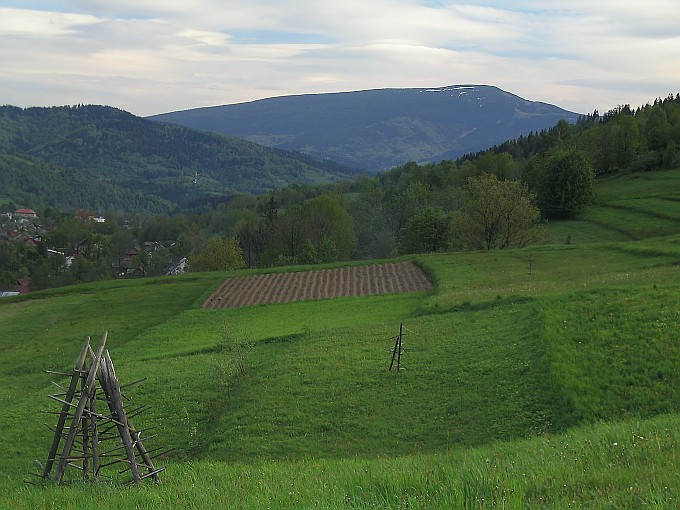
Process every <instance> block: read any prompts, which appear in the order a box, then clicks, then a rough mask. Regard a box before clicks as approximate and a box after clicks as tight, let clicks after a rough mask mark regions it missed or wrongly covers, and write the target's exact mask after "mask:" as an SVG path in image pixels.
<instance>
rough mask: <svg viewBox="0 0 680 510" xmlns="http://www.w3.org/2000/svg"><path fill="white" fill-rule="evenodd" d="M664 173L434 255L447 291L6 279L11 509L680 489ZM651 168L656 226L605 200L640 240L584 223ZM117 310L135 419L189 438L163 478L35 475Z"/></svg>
mask: <svg viewBox="0 0 680 510" xmlns="http://www.w3.org/2000/svg"><path fill="white" fill-rule="evenodd" d="M659 174H660V175H658V176H652V175H651V174H650V175H647V174H645V179H644V180H640V179H639V178H636V177H635V178H634V177H630V178H629V179H623V180H621V181H620V183H619V184H620V185H618V186H617V185H615V184H612V183H610V182H609V181H606V182H604V183H602V184H601V189H602V191H601V193H600V195H599V198H598V201H599V202H598V204H597V205H596V206H594V207H593V208H592V210H590V211H586V212H584V214H583V217H582V218H580V219H578V220H574V222H573V225H572V226H573V228H572V231H573V232H574V235H572V243H571V244H565V243H559V244H558V243H553V244H550V243H548V244H546V245H542V246H534V247H531V248H527V249H523V250H511V251H499V252H493V253H456V254H436V255H427V256H422V257H419V258H418V259H417V262H418V263H419V264H420V265H421V266H422V267H424V268H425V269H426V271H427V272H428V273H429V274H430V275H431V276H432V278H433V280H434V282H435V285H436V287H435V289H434V290H433V291H427V292H422V291H421V292H414V293H409V294H392V295H378V296H365V297H358V298H339V299H330V300H321V301H302V302H296V303H289V304H271V305H261V306H255V307H248V308H237V309H227V310H205V309H201V307H200V305H201V303H202V302H203V301H204V300H205V299H206V297H207V296H208V295H210V292H211V291H212V290H214V289H215V288H216V287H217V286H218V285H219V284H220V283H221V281H222V280H223V279H224V277H225V274H219V273H206V274H192V275H187V276H184V277H177V278H172V279H145V280H135V281H126V282H119V281H116V282H106V283H100V284H95V285H86V286H79V287H69V288H62V289H56V290H52V291H48V292H43V293H37V294H34V295H32V296H28V297H21V298H11V299H6V300H3V301H2V302H0V397H1V398H2V402H3V404H4V405H3V406H2V407H1V408H0V423H1V424H2V427H1V428H0V442H1V444H2V445H3V448H2V449H1V450H0V466H1V470H0V508H26V509H28V508H65V509H69V508H108V507H111V506H112V505H113V504H115V506H116V507H117V508H118V509H121V510H122V509H128V508H130V509H132V508H267V507H269V508H465V509H472V508H508V509H520V508H536V509H539V508H540V509H543V508H598V509H599V508H602V509H604V508H617V509H618V508H631V509H633V508H664V509H671V508H677V506H678V505H677V501H676V499H677V498H678V497H679V491H680V482H679V481H678V477H677V473H678V472H680V465H679V463H680V460H679V459H678V455H677V448H676V446H678V440H679V439H680V432H678V431H679V430H680V428H679V425H680V414H678V413H680V371H679V370H678V367H679V366H680V347H679V346H680V333H679V332H680V236H679V235H677V234H678V232H680V229H678V228H676V230H675V232H670V231H665V230H664V229H666V228H669V229H670V227H669V226H668V225H667V224H666V219H664V218H662V217H661V216H663V215H667V216H669V217H670V216H672V215H673V214H675V213H674V212H673V211H674V210H673V209H669V210H668V211H664V210H663V208H661V209H659V204H658V202H657V201H656V200H655V199H653V195H654V193H655V192H657V191H658V192H659V193H660V191H659V190H663V193H664V196H672V189H671V184H672V183H673V182H676V181H673V180H672V179H671V178H677V176H678V175H680V173H677V172H670V173H669V175H667V176H664V175H662V173H659ZM673 176H675V177H673ZM647 177H649V179H647ZM637 181H639V182H640V183H641V190H642V191H644V192H642V191H641V193H640V197H639V198H638V200H640V201H639V202H637V203H638V204H641V205H639V207H641V208H642V210H643V211H644V214H643V216H644V217H645V218H647V219H648V220H647V221H648V222H649V223H650V228H649V229H648V230H647V231H646V232H649V233H650V236H648V237H645V238H644V239H642V238H641V239H637V238H638V237H641V236H642V235H643V234H644V232H643V231H642V230H640V229H639V225H642V224H643V223H644V222H643V221H642V220H641V219H640V220H639V221H637V220H636V221H633V220H632V219H631V218H630V217H629V216H626V217H625V219H624V220H623V221H621V222H618V220H616V216H615V215H612V216H611V217H610V219H609V220H608V221H609V223H607V228H608V229H609V230H608V231H611V232H618V230H614V227H615V228H616V229H619V230H621V231H622V232H625V227H626V225H630V232H634V235H631V236H629V240H627V241H625V240H620V239H619V238H618V237H616V236H615V235H613V236H612V237H601V238H600V239H599V242H592V243H591V242H585V241H581V240H579V239H580V237H581V234H582V233H583V234H584V233H586V232H587V230H588V229H587V225H589V224H590V225H593V223H592V218H596V217H598V218H602V217H604V214H605V213H602V210H604V211H617V210H621V209H617V208H616V207H612V205H616V206H619V205H626V204H628V205H630V202H631V201H633V200H636V198H635V197H636V195H635V193H634V189H635V183H636V182H637ZM676 184H677V182H676ZM607 186H611V190H609V189H608V188H607ZM675 189H677V187H676V188H675ZM671 202H672V201H671ZM627 210H628V211H630V210H631V209H627ZM597 211H600V212H597ZM598 214H602V215H603V216H598ZM649 218H656V220H650V219H649ZM657 220H658V222H659V223H658V225H661V226H655V225H654V222H655V221H657ZM598 221H599V220H598ZM589 222H591V223H589ZM567 225H568V223H563V224H559V225H557V226H556V227H555V228H556V231H560V232H561V233H559V235H560V236H561V235H563V234H564V233H565V232H567V230H566V228H565V227H566V226H567ZM550 228H553V225H551V226H550ZM560 229H561V230H560ZM581 229H582V230H581ZM659 231H664V232H665V233H664V235H663V236H662V237H654V236H653V235H655V234H657V233H658V232H659ZM599 232H600V233H603V232H604V230H602V231H599ZM553 235H555V236H556V237H555V238H557V237H558V236H557V234H555V233H554V232H553ZM633 238H636V239H637V240H631V239H633ZM238 274H243V273H242V272H240V273H238ZM401 322H403V323H404V325H405V326H406V327H407V328H408V331H407V335H406V338H405V345H404V347H405V353H404V356H403V358H402V359H403V365H404V368H405V370H403V371H402V372H400V373H398V374H397V373H395V372H394V371H392V372H389V371H388V370H387V367H388V365H389V362H390V356H391V354H390V352H389V349H390V348H391V347H392V346H393V344H394V340H393V337H394V335H396V333H397V332H398V328H399V324H400V323H401ZM104 330H108V331H109V334H110V340H109V349H110V351H111V355H112V357H113V360H114V362H115V363H116V369H117V372H118V375H119V377H120V379H121V380H122V381H123V382H125V381H130V380H135V379H138V378H139V377H144V376H146V377H148V379H147V380H146V381H145V382H144V383H143V384H142V385H141V386H139V387H137V388H135V389H134V391H133V392H132V397H133V402H135V403H140V404H141V403H144V404H151V405H152V406H153V408H152V410H151V411H149V412H148V413H147V414H144V415H142V416H141V417H140V418H138V419H136V420H135V423H136V424H138V425H139V424H140V423H141V424H142V425H143V426H145V425H155V426H157V429H156V431H155V432H156V433H157V434H158V439H157V440H154V443H160V444H164V445H166V446H168V447H174V448H176V450H175V451H173V452H172V453H171V454H169V456H168V457H167V458H165V459H163V460H162V461H161V464H162V465H167V466H168V468H169V469H168V470H167V471H165V472H164V473H163V474H162V484H161V485H160V486H153V485H148V486H143V487H123V486H121V485H120V484H119V483H115V482H114V483H103V484H99V485H95V486H93V485H88V484H83V483H77V482H74V483H73V484H71V485H69V486H67V487H54V486H50V485H49V484H48V485H46V486H44V487H34V486H30V485H27V484H25V483H24V482H23V480H25V479H29V477H30V475H29V473H30V472H37V470H36V468H35V466H34V459H39V460H41V461H44V458H45V456H46V454H47V450H48V448H49V443H50V441H51V433H50V431H49V430H48V429H47V428H46V427H45V426H44V425H43V423H42V422H43V421H44V422H48V423H50V420H51V419H52V416H51V415H41V413H40V410H41V409H50V408H53V406H52V405H51V404H50V402H49V401H48V399H47V398H46V395H47V394H48V393H51V392H52V390H53V387H52V385H51V383H50V380H51V379H52V378H53V376H50V375H48V374H46V373H45V372H44V370H45V369H51V370H69V369H70V368H72V365H73V362H74V360H75V357H76V356H77V353H78V351H79V349H80V346H81V345H82V342H83V341H84V339H85V337H87V336H91V337H93V339H95V340H96V339H98V337H100V336H101V335H102V333H103V331H104ZM140 420H141V421H140ZM75 476H77V474H76V475H74V477H75Z"/></svg>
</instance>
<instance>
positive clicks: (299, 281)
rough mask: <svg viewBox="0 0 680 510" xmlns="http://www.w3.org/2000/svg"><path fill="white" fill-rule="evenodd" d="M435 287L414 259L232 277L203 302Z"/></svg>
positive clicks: (229, 304)
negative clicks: (412, 260)
mask: <svg viewBox="0 0 680 510" xmlns="http://www.w3.org/2000/svg"><path fill="white" fill-rule="evenodd" d="M431 288H432V282H430V280H429V279H428V278H427V276H426V275H425V273H423V271H422V270H421V269H420V268H419V267H418V266H417V265H415V264H413V263H412V262H397V263H392V264H372V265H368V266H357V267H343V268H339V269H322V270H320V271H305V272H300V273H276V274H261V275H254V276H237V277H235V278H229V279H228V280H225V281H224V283H222V285H220V287H219V288H218V289H217V290H216V291H215V292H214V293H213V294H212V295H211V296H210V297H209V298H208V299H207V300H206V301H205V303H203V308H236V307H242V306H253V305H262V304H266V303H290V302H291V301H306V300H312V299H325V298H334V297H343V296H367V295H370V294H392V293H398V292H413V291H417V290H427V289H431Z"/></svg>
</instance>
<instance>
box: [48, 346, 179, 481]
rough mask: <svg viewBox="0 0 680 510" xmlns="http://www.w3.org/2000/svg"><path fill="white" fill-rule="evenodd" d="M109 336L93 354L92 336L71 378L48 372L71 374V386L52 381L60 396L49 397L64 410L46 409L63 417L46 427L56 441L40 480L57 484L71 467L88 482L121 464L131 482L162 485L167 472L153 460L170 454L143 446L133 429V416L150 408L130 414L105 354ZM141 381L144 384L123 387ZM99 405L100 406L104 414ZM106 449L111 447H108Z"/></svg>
mask: <svg viewBox="0 0 680 510" xmlns="http://www.w3.org/2000/svg"><path fill="white" fill-rule="evenodd" d="M107 338H108V333H104V336H103V337H102V339H101V342H100V343H99V346H98V347H97V350H96V352H95V351H93V350H92V347H91V346H90V339H89V337H88V339H87V340H86V341H85V344H84V345H83V348H82V349H81V351H80V355H79V356H78V360H77V361H76V365H75V368H74V369H73V373H72V374H65V373H59V372H50V373H53V374H58V375H64V376H69V375H70V376H71V382H70V384H69V386H68V387H62V386H60V385H59V384H57V383H54V382H53V384H54V385H55V386H57V387H58V388H59V389H60V390H61V392H60V393H58V394H55V395H49V397H50V398H51V399H52V400H55V401H57V402H59V403H61V404H62V407H61V411H59V412H54V411H45V412H48V413H53V414H57V415H59V419H58V421H57V426H56V427H54V428H53V427H50V426H49V425H48V428H49V429H50V430H52V431H53V432H54V439H53V440H52V447H51V448H50V452H49V455H48V456H47V462H46V463H45V465H44V466H43V465H41V467H42V478H45V479H50V478H51V479H52V480H54V481H55V482H56V483H58V484H59V483H62V482H63V481H64V475H65V473H66V471H67V469H68V468H75V469H78V470H80V471H82V478H83V479H84V480H98V479H99V477H100V471H101V469H102V468H105V467H107V466H112V465H116V464H122V466H123V469H122V470H121V471H120V472H119V474H123V473H125V472H126V471H130V472H131V480H130V483H135V484H139V483H141V482H142V480H144V479H146V478H151V479H153V480H154V481H155V482H156V483H160V478H159V477H158V474H159V473H160V472H161V471H163V470H164V469H165V468H160V469H158V468H156V467H155V466H154V464H153V458H155V457H158V456H159V455H162V454H164V453H167V450H166V451H162V452H160V450H161V448H156V449H154V450H147V449H146V448H145V447H144V444H143V443H142V437H141V433H142V431H141V430H137V429H136V428H135V427H134V426H133V425H132V422H131V421H130V418H131V417H133V416H136V415H138V414H140V413H142V412H143V411H145V410H146V409H148V406H142V407H139V408H137V409H134V410H132V411H131V412H130V413H128V412H126V409H125V407H124V406H123V399H124V398H126V397H125V396H124V395H123V393H122V391H121V390H122V388H123V386H121V385H120V383H119V382H118V378H117V377H116V372H115V370H114V367H113V361H111V356H110V355H109V351H108V350H105V347H106V340H107ZM88 360H89V363H88ZM139 382H141V380H140V381H135V382H133V383H130V384H127V385H125V386H132V385H134V384H137V383H139ZM97 383H99V384H97ZM98 405H101V409H102V411H101V412H100V410H99V409H98ZM104 409H105V410H104ZM67 423H68V425H67ZM150 437H153V436H150ZM116 439H119V440H120V441H121V442H122V444H121V443H117V442H116V441H115V440H116ZM147 439H149V438H147ZM62 445H63V446H62ZM103 445H107V446H106V448H104V447H103ZM60 449H61V453H59V452H60ZM155 452H156V454H155V455H153V456H152V453H155ZM55 467H56V469H55V470H54V471H55V472H54V473H53V472H52V471H53V469H54V468H55ZM102 476H103V475H102Z"/></svg>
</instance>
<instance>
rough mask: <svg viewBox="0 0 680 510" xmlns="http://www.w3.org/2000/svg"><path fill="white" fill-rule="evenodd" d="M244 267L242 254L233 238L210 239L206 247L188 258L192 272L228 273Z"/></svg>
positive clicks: (215, 237)
mask: <svg viewBox="0 0 680 510" xmlns="http://www.w3.org/2000/svg"><path fill="white" fill-rule="evenodd" d="M243 266H244V262H243V253H242V252H241V247H240V246H239V244H238V241H237V240H236V238H234V237H230V238H228V239H222V238H220V237H218V236H214V237H211V238H210V239H209V240H208V243H207V245H206V246H205V247H204V248H203V249H202V250H201V251H199V252H195V253H193V254H192V255H191V256H190V257H189V267H190V268H191V270H192V271H228V270H230V269H241V268H242V267H243Z"/></svg>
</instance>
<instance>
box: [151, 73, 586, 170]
mask: <svg viewBox="0 0 680 510" xmlns="http://www.w3.org/2000/svg"><path fill="white" fill-rule="evenodd" d="M577 117H578V115H577V114H576V113H573V112H569V111H566V110H563V109H561V108H558V107H556V106H553V105H549V104H546V103H540V102H534V101H527V100H525V99H522V98H520V97H519V96H516V95H513V94H510V93H508V92H505V91H502V90H500V89H498V88H496V87H491V86H483V85H454V86H449V87H440V88H431V89H423V88H419V89H380V90H363V91H358V92H344V93H333V94H314V95H299V96H285V97H276V98H270V99H262V100H259V101H253V102H248V103H240V104H233V105H224V106H215V107H209V108H197V109H192V110H185V111H178V112H172V113H165V114H160V115H154V116H152V117H150V118H151V119H153V120H157V121H163V122H168V123H173V124H178V125H182V126H187V127H192V128H197V129H203V130H207V131H213V132H217V133H223V134H228V135H232V136H237V137H240V138H244V139H246V140H250V141H253V142H257V143H261V144H263V145H267V146H270V147H278V148H282V149H291V150H300V151H303V152H306V153H309V154H311V155H313V156H315V157H317V158H321V159H331V160H333V161H338V162H340V163H342V164H345V165H348V166H352V167H356V168H361V169H365V170H369V171H378V170H381V169H384V168H389V167H393V166H397V165H401V164H403V163H406V162H407V161H416V162H419V163H420V162H426V161H438V160H441V159H455V158H457V157H459V156H462V155H463V154H466V153H470V152H476V151H479V150H483V149H487V148H489V147H491V146H493V145H495V144H498V143H501V142H503V141H505V140H508V139H511V138H516V137H518V136H520V135H523V134H528V133H529V132H531V131H540V130H541V129H545V128H548V127H552V126H553V125H555V123H557V121H558V120H560V119H566V120H567V121H570V122H574V121H576V119H577Z"/></svg>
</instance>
